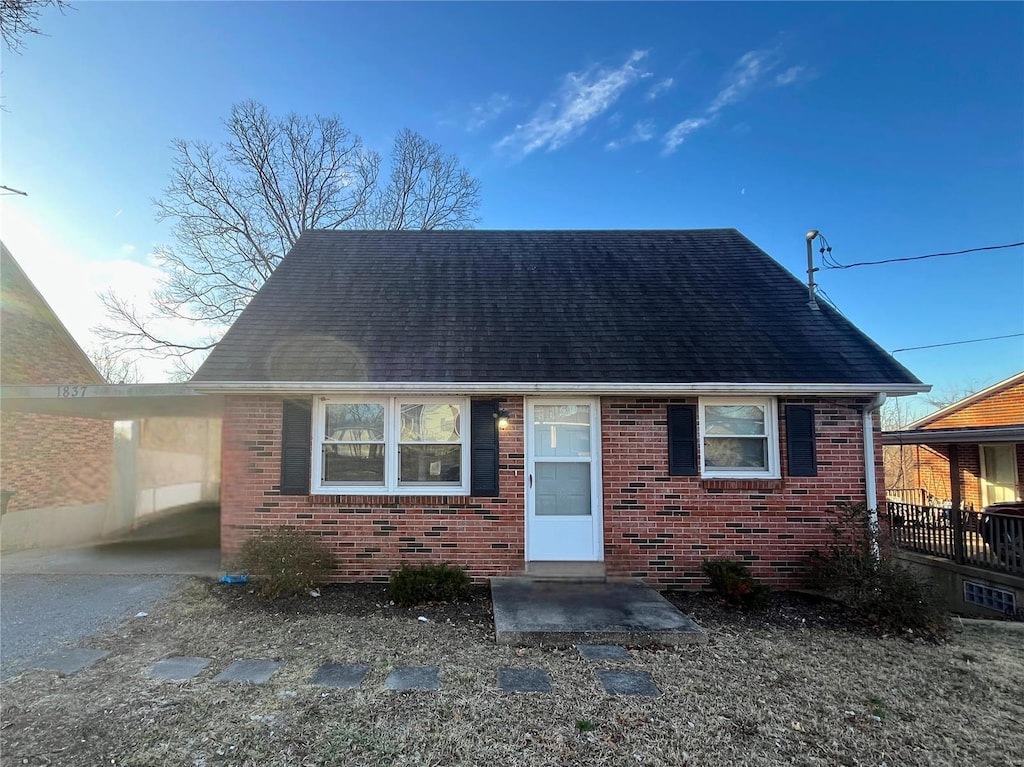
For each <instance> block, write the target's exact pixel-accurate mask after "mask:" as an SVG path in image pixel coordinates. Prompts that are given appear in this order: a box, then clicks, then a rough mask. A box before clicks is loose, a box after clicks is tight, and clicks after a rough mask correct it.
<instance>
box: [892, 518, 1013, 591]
mask: <svg viewBox="0 0 1024 767" xmlns="http://www.w3.org/2000/svg"><path fill="white" fill-rule="evenodd" d="M887 507H888V519H889V530H890V533H891V535H892V541H893V544H894V545H896V546H897V547H898V548H901V549H906V550H907V551H917V552H920V553H922V554H932V555H934V556H938V557H944V558H946V559H951V560H953V561H954V562H959V563H961V564H967V565H973V566H975V567H983V568H986V569H988V570H998V571H1001V572H1007V573H1011V574H1013V575H1022V576H1024V517H1016V516H1009V515H1004V514H986V513H983V512H978V511H970V510H960V511H954V510H953V509H951V508H943V507H941V506H924V505H920V504H913V503H901V502H899V501H889V502H888V503H887Z"/></svg>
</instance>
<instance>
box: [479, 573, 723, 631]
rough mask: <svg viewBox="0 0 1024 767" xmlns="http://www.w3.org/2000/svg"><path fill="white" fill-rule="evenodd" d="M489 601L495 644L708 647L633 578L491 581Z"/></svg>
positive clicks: (693, 628)
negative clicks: (690, 645) (699, 645)
mask: <svg viewBox="0 0 1024 767" xmlns="http://www.w3.org/2000/svg"><path fill="white" fill-rule="evenodd" d="M491 601H492V602H493V604H494V631H495V638H496V639H497V641H498V643H499V644H514V645H527V646H537V645H552V646H557V647H567V646H570V645H574V644H579V643H591V644H615V645H625V646H628V647H636V646H640V645H646V644H662V645H680V644H703V643H704V642H707V632H705V631H704V629H702V628H701V627H700V626H698V625H697V624H696V623H694V622H693V621H692V620H690V619H689V618H688V617H687V616H685V615H683V614H682V613H681V612H679V610H677V609H676V608H675V606H674V605H672V604H671V603H670V602H669V601H668V600H667V599H665V598H664V597H663V596H661V594H659V593H658V592H657V591H655V590H654V589H652V588H650V587H649V586H646V585H644V584H643V583H641V582H640V581H637V580H633V579H608V580H607V581H583V582H572V581H543V580H535V579H530V578H492V579H491Z"/></svg>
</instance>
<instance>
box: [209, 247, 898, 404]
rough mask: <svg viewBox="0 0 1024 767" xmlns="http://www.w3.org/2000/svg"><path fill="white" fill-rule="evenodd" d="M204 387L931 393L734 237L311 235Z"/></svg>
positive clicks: (219, 353)
mask: <svg viewBox="0 0 1024 767" xmlns="http://www.w3.org/2000/svg"><path fill="white" fill-rule="evenodd" d="M193 381H196V382H214V381H218V382H221V381H222V382H240V381H254V382H260V381H281V382H302V381H308V382H328V381H330V382H361V381H367V382H431V383H456V382H471V381H472V382H480V383H499V382H511V381H521V382H536V383H555V382H558V383H574V382H576V383H579V382H601V383H701V382H718V383H723V382H731V383H733V382H734V383H840V384H843V383H859V384H865V383H870V384H873V383H883V384H906V383H910V384H916V383H918V380H917V379H916V378H915V377H914V376H913V375H912V374H911V373H910V372H909V371H908V370H907V369H906V368H904V367H903V366H902V365H900V364H899V363H898V362H896V361H895V360H894V359H893V358H892V357H891V356H890V355H888V354H887V353H885V352H884V351H883V350H882V349H881V348H880V347H879V346H878V345H877V344H875V343H874V342H873V341H871V340H870V339H869V338H868V337H867V336H865V335H864V334H863V333H861V332H860V331H859V330H857V328H856V327H854V326H853V325H852V324H851V323H850V322H849V321H847V320H846V319H844V318H843V317H842V316H840V315H839V314H838V313H837V312H835V311H834V310H832V309H831V308H829V307H827V306H825V305H821V307H820V308H819V309H818V310H812V309H811V308H809V307H808V305H807V288H806V286H804V285H803V284H802V283H801V282H799V281H798V280H797V279H796V278H795V277H794V276H793V275H791V274H790V273H789V272H787V271H786V270H785V269H783V268H782V267H781V266H780V265H779V264H778V263H776V262H775V261H774V260H772V259H771V258H770V257H769V256H768V255H767V254H765V253H764V252H763V251H761V250H760V249H759V248H757V246H755V245H754V244H753V243H752V242H750V241H749V240H748V239H746V238H745V237H744V236H743V235H741V234H740V233H739V232H737V231H736V230H734V229H706V230H688V231H475V230H474V231H461V232H448V231H434V232H375V231H311V232H306V233H305V234H303V235H302V237H301V238H300V239H299V241H298V242H297V243H296V244H295V247H294V248H292V250H291V252H290V253H288V255H287V256H286V257H285V258H284V260H282V262H281V264H280V265H279V266H278V267H277V270H276V271H275V272H274V273H273V275H271V277H270V279H269V280H267V282H266V284H265V285H264V286H263V288H262V290H260V292H259V294H258V295H257V296H256V297H255V298H254V299H253V300H252V301H251V302H250V304H249V305H248V306H247V307H246V309H245V311H244V312H243V313H242V315H241V316H240V317H239V318H238V320H236V322H235V324H234V325H233V326H232V327H231V329H230V330H229V331H228V333H227V334H226V335H225V337H224V339H223V340H222V341H221V342H220V343H219V344H218V345H217V347H216V349H215V350H214V351H213V353H212V354H211V355H210V357H209V358H208V359H207V360H206V362H205V363H204V364H203V365H202V367H200V369H199V370H198V371H197V372H196V374H195V376H194V377H193Z"/></svg>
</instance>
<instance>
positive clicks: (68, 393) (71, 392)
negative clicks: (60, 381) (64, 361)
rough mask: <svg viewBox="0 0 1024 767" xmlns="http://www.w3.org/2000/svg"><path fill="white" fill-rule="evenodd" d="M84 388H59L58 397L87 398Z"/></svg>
mask: <svg viewBox="0 0 1024 767" xmlns="http://www.w3.org/2000/svg"><path fill="white" fill-rule="evenodd" d="M85 389H86V387H84V386H58V387H57V396H58V397H84V396H85Z"/></svg>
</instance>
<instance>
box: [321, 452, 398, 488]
mask: <svg viewBox="0 0 1024 767" xmlns="http://www.w3.org/2000/svg"><path fill="white" fill-rule="evenodd" d="M323 450H324V453H323V459H324V460H323V477H322V481H324V482H344V483H346V484H351V485H383V484H384V445H359V444H353V445H324V448H323Z"/></svg>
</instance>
